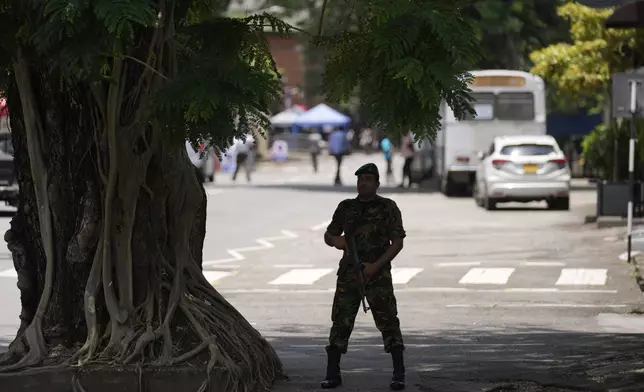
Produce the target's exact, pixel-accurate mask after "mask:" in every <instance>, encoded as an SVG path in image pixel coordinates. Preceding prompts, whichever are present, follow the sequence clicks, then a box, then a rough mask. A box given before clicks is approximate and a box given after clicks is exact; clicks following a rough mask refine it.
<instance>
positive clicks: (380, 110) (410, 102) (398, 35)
mask: <svg viewBox="0 0 644 392" xmlns="http://www.w3.org/2000/svg"><path fill="white" fill-rule="evenodd" d="M360 4H361V5H362V7H361V8H358V11H357V12H358V20H360V25H359V27H358V28H357V29H356V30H355V31H347V32H344V33H343V34H341V35H340V36H339V37H337V38H329V39H322V40H321V42H322V44H323V45H324V46H325V47H326V48H327V50H328V55H327V58H326V60H327V63H326V71H325V87H326V92H327V94H328V98H329V99H330V100H332V101H342V100H347V99H348V98H349V97H350V96H351V94H352V93H353V92H354V89H356V88H358V87H359V88H360V96H361V101H362V105H363V106H364V107H365V108H366V110H367V111H368V112H370V113H372V115H373V116H374V120H375V121H374V122H375V125H376V126H379V127H380V128H382V129H384V130H385V131H386V132H388V133H389V134H394V133H398V134H400V133H404V132H407V131H409V130H411V131H413V132H414V133H415V135H416V136H417V137H418V138H422V137H430V138H432V139H433V138H434V136H435V133H436V130H437V129H438V128H439V126H440V118H441V117H440V115H439V108H440V104H441V101H442V100H443V99H444V100H445V101H446V102H447V104H448V105H449V106H450V107H451V108H452V109H453V110H454V113H455V115H456V116H457V117H458V118H463V117H465V116H466V115H467V114H468V113H469V114H474V110H473V109H472V107H471V105H470V101H471V97H470V96H469V94H468V93H469V91H470V90H469V89H468V87H467V85H468V82H469V80H470V75H469V73H468V70H470V69H471V68H472V66H473V64H474V62H475V61H476V60H477V58H478V43H477V42H476V40H475V35H474V31H473V28H472V26H471V24H470V23H469V22H468V21H466V20H465V19H464V18H463V15H462V14H461V11H460V10H461V7H462V2H461V1H452V2H444V1H440V0H431V1H425V2H417V1H396V0H372V1H369V2H366V1H365V2H360Z"/></svg>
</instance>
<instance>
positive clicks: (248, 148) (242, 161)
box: [233, 135, 254, 182]
mask: <svg viewBox="0 0 644 392" xmlns="http://www.w3.org/2000/svg"><path fill="white" fill-rule="evenodd" d="M253 143H254V139H253V137H252V136H251V135H246V141H243V140H240V139H235V144H234V153H235V158H236V159H235V161H236V162H235V163H236V165H235V172H234V173H233V181H236V180H237V174H239V169H240V168H241V167H242V166H244V169H245V170H246V180H247V181H248V182H250V173H251V171H252V169H253V164H254V156H253Z"/></svg>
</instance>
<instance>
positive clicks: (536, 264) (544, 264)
mask: <svg viewBox="0 0 644 392" xmlns="http://www.w3.org/2000/svg"><path fill="white" fill-rule="evenodd" d="M521 265H524V266H526V267H563V266H565V265H566V263H564V262H563V261H525V262H523V263H521Z"/></svg>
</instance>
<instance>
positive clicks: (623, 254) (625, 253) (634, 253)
mask: <svg viewBox="0 0 644 392" xmlns="http://www.w3.org/2000/svg"><path fill="white" fill-rule="evenodd" d="M640 253H642V252H640V251H639V250H631V257H633V256H635V255H638V254H640ZM617 257H618V258H619V259H620V260H622V261H628V252H624V253H622V254H621V255H619V256H617Z"/></svg>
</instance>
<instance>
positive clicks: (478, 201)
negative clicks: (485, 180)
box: [472, 182, 483, 207]
mask: <svg viewBox="0 0 644 392" xmlns="http://www.w3.org/2000/svg"><path fill="white" fill-rule="evenodd" d="M478 188H479V186H478V185H477V183H476V182H475V183H474V189H472V197H473V198H474V203H476V205H477V206H479V207H483V199H481V195H480V194H479V189H478Z"/></svg>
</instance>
